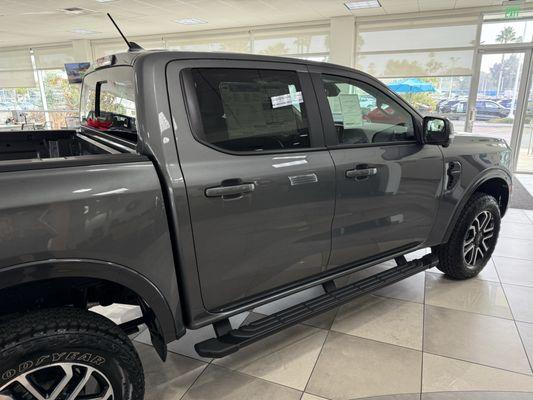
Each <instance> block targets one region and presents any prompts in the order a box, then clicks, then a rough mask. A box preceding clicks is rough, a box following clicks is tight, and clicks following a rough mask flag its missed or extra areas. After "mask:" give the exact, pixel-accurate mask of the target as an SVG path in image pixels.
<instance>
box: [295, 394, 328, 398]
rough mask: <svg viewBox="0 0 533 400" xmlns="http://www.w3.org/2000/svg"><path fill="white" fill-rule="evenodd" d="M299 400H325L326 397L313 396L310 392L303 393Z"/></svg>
mask: <svg viewBox="0 0 533 400" xmlns="http://www.w3.org/2000/svg"><path fill="white" fill-rule="evenodd" d="M300 400H327V399H324V398H323V397H318V396H313V395H312V394H309V393H304V395H303V396H302V398H301V399H300Z"/></svg>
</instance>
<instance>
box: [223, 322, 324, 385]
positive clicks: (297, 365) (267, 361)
mask: <svg viewBox="0 0 533 400" xmlns="http://www.w3.org/2000/svg"><path fill="white" fill-rule="evenodd" d="M326 335H327V331H325V330H323V329H317V328H313V327H310V326H304V325H296V326H294V327H292V328H289V329H287V330H285V331H283V332H280V333H278V334H277V335H275V336H277V337H274V336H273V337H271V338H268V339H265V340H264V341H260V342H258V343H255V344H253V345H251V346H249V347H246V348H243V349H242V350H239V351H238V352H237V353H234V354H232V355H230V356H227V357H224V358H222V359H220V360H215V361H214V363H215V364H217V365H222V366H224V367H226V368H230V369H232V370H237V371H240V372H243V373H246V374H248V375H252V376H255V377H258V378H262V379H266V380H268V381H271V382H275V383H279V384H281V385H285V386H290V387H293V388H295V389H298V390H304V389H305V385H306V383H307V381H308V380H309V376H310V375H311V372H312V371H313V367H314V365H315V363H316V360H317V358H318V355H319V354H320V350H321V349H322V345H323V344H324V340H325V339H326Z"/></svg>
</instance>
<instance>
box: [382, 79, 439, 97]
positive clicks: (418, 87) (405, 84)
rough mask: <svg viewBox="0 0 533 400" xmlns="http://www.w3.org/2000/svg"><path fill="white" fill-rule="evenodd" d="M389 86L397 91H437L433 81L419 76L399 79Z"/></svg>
mask: <svg viewBox="0 0 533 400" xmlns="http://www.w3.org/2000/svg"><path fill="white" fill-rule="evenodd" d="M387 86H388V87H389V89H391V90H393V91H395V92H396V93H421V92H435V87H434V86H433V85H432V84H431V83H428V82H424V81H423V80H421V79H417V78H406V79H398V80H396V81H394V82H391V83H389V84H388V85H387Z"/></svg>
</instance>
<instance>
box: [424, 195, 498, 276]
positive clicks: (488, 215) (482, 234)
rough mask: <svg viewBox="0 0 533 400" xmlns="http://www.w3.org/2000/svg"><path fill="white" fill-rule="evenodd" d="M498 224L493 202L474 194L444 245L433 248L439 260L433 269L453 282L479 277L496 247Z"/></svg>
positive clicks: (490, 199)
mask: <svg viewBox="0 0 533 400" xmlns="http://www.w3.org/2000/svg"><path fill="white" fill-rule="evenodd" d="M500 221H501V216H500V208H499V206H498V203H497V201H496V199H495V198H494V197H492V196H490V195H488V194H485V193H474V195H473V196H472V198H471V199H470V200H469V201H468V203H467V204H466V206H465V208H464V210H463V212H462V213H461V215H460V217H459V219H458V220H457V224H456V226H455V228H454V230H453V232H452V234H451V236H450V240H449V241H448V243H446V244H443V245H440V246H438V247H436V248H434V249H433V251H434V253H436V254H437V255H438V257H439V265H438V267H437V268H439V269H440V270H441V271H442V272H444V273H445V274H446V275H448V276H449V277H451V278H454V279H468V278H472V277H474V276H476V275H477V274H479V273H480V272H481V271H482V270H483V268H484V267H485V265H486V264H487V262H488V261H489V259H490V257H491V256H492V253H493V252H494V248H495V247H496V242H497V240H498V234H499V232H500Z"/></svg>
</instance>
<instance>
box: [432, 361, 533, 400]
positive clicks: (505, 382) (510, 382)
mask: <svg viewBox="0 0 533 400" xmlns="http://www.w3.org/2000/svg"><path fill="white" fill-rule="evenodd" d="M422 391H423V392H452V391H465V392H467V391H519V392H529V391H533V377H530V376H526V375H522V374H515V373H513V372H508V371H503V370H501V369H497V368H491V367H486V366H483V365H479V364H473V363H469V362H466V361H459V360H453V359H450V358H447V357H440V356H436V355H433V354H427V353H424V369H423V379H422ZM463 399H468V397H464V398H463ZM501 399H505V397H501Z"/></svg>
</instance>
